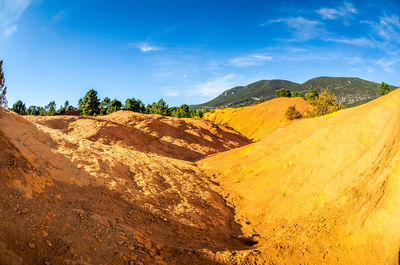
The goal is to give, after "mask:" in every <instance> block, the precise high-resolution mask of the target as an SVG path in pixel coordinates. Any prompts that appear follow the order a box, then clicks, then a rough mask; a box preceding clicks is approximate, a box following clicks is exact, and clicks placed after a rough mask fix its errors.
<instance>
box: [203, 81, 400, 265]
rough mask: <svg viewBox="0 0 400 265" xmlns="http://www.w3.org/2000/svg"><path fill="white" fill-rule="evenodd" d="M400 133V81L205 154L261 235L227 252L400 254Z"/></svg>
mask: <svg viewBox="0 0 400 265" xmlns="http://www.w3.org/2000/svg"><path fill="white" fill-rule="evenodd" d="M221 119H222V118H221ZM228 124H229V123H228ZM252 134H253V135H257V132H254V133H252ZM399 135H400V89H398V90H396V91H394V92H392V93H390V94H388V95H386V96H384V97H381V98H379V99H377V100H375V101H372V102H370V103H368V104H365V105H363V106H360V107H356V108H351V109H346V110H342V111H340V112H337V113H333V114H331V115H329V116H324V117H320V118H314V119H305V120H300V121H296V122H293V123H291V124H289V125H288V126H285V127H284V128H277V129H275V130H274V131H273V132H271V133H270V132H268V130H267V133H266V136H265V137H260V138H261V140H260V141H258V142H256V143H253V144H250V145H248V146H245V147H241V148H238V149H235V150H231V151H228V152H224V153H220V154H217V155H214V156H212V157H209V158H207V159H204V160H202V161H199V162H198V164H199V165H200V167H201V168H203V169H204V170H205V171H207V173H208V174H209V175H210V176H214V180H215V181H217V182H219V183H220V185H221V189H220V191H221V192H222V193H223V194H224V195H225V197H226V199H227V200H228V201H229V202H230V203H232V205H234V207H235V211H236V218H237V220H238V222H239V223H240V224H241V225H243V231H244V233H245V234H247V235H249V236H253V237H254V238H255V239H257V240H259V243H258V245H257V246H256V250H258V252H256V251H242V252H240V253H239V254H238V253H236V255H231V253H228V252H227V253H225V254H226V261H227V262H228V263H236V262H237V263H242V262H243V263H246V264H247V263H249V264H398V258H399V248H400V234H399V232H398V231H400V209H399V202H400V178H399V176H400V152H399V147H400V138H399Z"/></svg>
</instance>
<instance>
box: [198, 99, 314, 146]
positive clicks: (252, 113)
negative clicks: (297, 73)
mask: <svg viewBox="0 0 400 265" xmlns="http://www.w3.org/2000/svg"><path fill="white" fill-rule="evenodd" d="M291 105H295V106H296V109H297V110H299V111H300V113H304V112H305V111H307V110H309V109H310V108H311V107H310V105H309V104H308V103H307V101H305V100H304V99H303V98H276V99H273V100H270V101H267V102H263V103H261V104H257V105H254V106H249V107H243V108H229V109H218V110H214V111H211V112H209V113H206V114H205V115H204V119H205V120H209V121H211V122H213V123H215V124H224V125H227V126H229V127H231V128H233V129H234V130H236V131H238V132H240V133H241V134H243V135H245V136H246V137H248V138H250V139H253V140H255V141H258V140H260V139H261V138H263V137H264V136H266V135H268V134H269V133H271V132H273V131H274V130H275V129H276V128H278V127H279V126H284V125H285V124H287V122H286V119H285V113H286V110H287V108H288V107H289V106H291Z"/></svg>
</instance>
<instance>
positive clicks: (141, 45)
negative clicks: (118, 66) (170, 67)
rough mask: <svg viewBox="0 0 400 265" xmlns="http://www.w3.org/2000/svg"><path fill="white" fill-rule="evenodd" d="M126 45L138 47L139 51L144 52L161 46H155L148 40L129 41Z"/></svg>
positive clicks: (159, 48) (157, 49)
mask: <svg viewBox="0 0 400 265" xmlns="http://www.w3.org/2000/svg"><path fill="white" fill-rule="evenodd" d="M128 46H129V47H135V48H138V49H139V50H140V51H141V52H144V53H146V52H153V51H160V50H162V48H161V47H158V46H155V45H153V44H150V43H148V42H131V43H129V44H128Z"/></svg>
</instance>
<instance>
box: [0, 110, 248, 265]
mask: <svg viewBox="0 0 400 265" xmlns="http://www.w3.org/2000/svg"><path fill="white" fill-rule="evenodd" d="M30 119H31V120H32V121H34V122H36V123H37V124H35V123H32V122H30V121H27V120H26V119H24V118H22V117H20V116H18V115H16V114H13V113H11V112H8V111H6V110H4V109H0V147H1V150H2V152H1V154H0V156H1V160H0V161H1V162H0V174H1V175H0V176H1V178H0V181H1V183H0V201H1V204H0V217H1V218H0V264H45V263H46V262H47V263H46V264H96V265H97V264H194V263H197V264H213V263H216V261H215V254H213V253H215V252H217V251H221V250H240V249H246V248H248V247H249V246H248V242H246V240H244V239H243V238H241V237H240V235H241V230H240V226H239V225H238V224H236V223H235V222H234V217H233V211H232V209H231V208H229V207H228V206H227V205H226V203H225V201H224V200H223V199H222V197H221V196H220V195H218V194H217V193H216V192H214V191H213V190H214V188H213V186H214V184H212V183H211V182H209V181H207V178H206V177H205V176H204V174H203V173H202V172H201V171H199V170H198V168H197V167H196V166H195V165H194V164H193V163H192V162H187V161H184V160H181V159H198V158H200V157H202V156H204V155H207V154H210V153H213V152H217V151H222V150H227V149H229V148H232V147H236V146H242V145H244V144H247V143H248V140H247V139H246V138H245V137H243V136H240V135H239V134H237V133H235V132H233V131H232V130H229V129H226V128H224V127H221V126H215V125H212V124H211V123H209V122H206V121H202V120H197V119H184V120H175V119H173V118H164V117H159V116H144V115H140V114H134V113H131V112H129V113H128V112H120V113H116V114H113V115H110V116H107V117H103V118H80V117H44V118H33V117H32V118H30ZM125 139H126V140H125ZM157 139H158V140H157ZM227 139H228V140H227Z"/></svg>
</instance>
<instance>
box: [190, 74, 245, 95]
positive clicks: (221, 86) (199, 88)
mask: <svg viewBox="0 0 400 265" xmlns="http://www.w3.org/2000/svg"><path fill="white" fill-rule="evenodd" d="M237 79H238V76H237V75H235V74H227V75H224V76H221V77H217V78H215V79H212V80H209V81H207V82H204V83H200V84H197V85H196V86H195V88H194V89H193V90H192V91H193V94H198V95H201V96H205V97H215V96H217V95H219V94H220V93H222V92H223V91H225V90H227V89H229V88H231V87H233V86H235V85H236V84H237Z"/></svg>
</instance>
